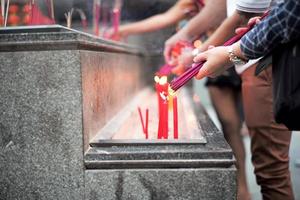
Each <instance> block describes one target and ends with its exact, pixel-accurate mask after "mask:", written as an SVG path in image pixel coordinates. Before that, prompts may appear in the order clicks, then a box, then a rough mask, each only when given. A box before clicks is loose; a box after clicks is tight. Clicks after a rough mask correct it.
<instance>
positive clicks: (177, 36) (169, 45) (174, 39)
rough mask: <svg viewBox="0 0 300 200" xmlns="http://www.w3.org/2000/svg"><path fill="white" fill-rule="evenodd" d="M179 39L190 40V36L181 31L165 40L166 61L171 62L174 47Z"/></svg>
mask: <svg viewBox="0 0 300 200" xmlns="http://www.w3.org/2000/svg"><path fill="white" fill-rule="evenodd" d="M179 41H188V37H187V36H186V35H185V34H184V33H182V32H181V31H179V32H177V33H176V34H175V35H173V36H172V37H170V38H169V39H168V40H167V41H166V42H165V49H164V57H165V61H166V63H168V64H170V62H171V60H172V56H171V54H172V49H173V48H174V47H175V46H176V44H177V43H178V42H179Z"/></svg>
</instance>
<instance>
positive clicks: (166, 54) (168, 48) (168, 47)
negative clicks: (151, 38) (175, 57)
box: [164, 45, 171, 63]
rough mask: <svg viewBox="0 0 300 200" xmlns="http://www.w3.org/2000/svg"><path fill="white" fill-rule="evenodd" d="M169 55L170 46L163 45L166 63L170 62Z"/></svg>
mask: <svg viewBox="0 0 300 200" xmlns="http://www.w3.org/2000/svg"><path fill="white" fill-rule="evenodd" d="M170 55H171V46H170V45H165V50H164V57H165V61H166V63H169V62H170V57H171V56H170Z"/></svg>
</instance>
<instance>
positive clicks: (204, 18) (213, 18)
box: [181, 0, 226, 40]
mask: <svg viewBox="0 0 300 200" xmlns="http://www.w3.org/2000/svg"><path fill="white" fill-rule="evenodd" d="M225 17H226V1H225V0H208V1H207V3H206V5H205V7H204V8H203V9H202V10H201V12H200V13H199V14H198V15H196V16H195V17H194V18H193V19H191V20H190V22H189V23H188V24H187V25H186V26H185V27H184V28H183V29H182V30H181V31H182V32H183V33H184V34H185V35H187V37H188V38H191V40H193V39H196V38H197V37H198V36H200V35H202V34H203V33H205V32H206V31H208V30H209V29H211V28H213V27H216V26H217V25H219V24H220V23H221V22H222V21H223V20H224V19H225Z"/></svg>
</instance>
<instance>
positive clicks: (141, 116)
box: [138, 107, 145, 133]
mask: <svg viewBox="0 0 300 200" xmlns="http://www.w3.org/2000/svg"><path fill="white" fill-rule="evenodd" d="M138 111H139V115H140V120H141V124H142V129H143V133H144V132H145V125H144V119H143V115H142V110H141V108H140V107H138Z"/></svg>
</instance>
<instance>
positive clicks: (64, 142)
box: [0, 51, 84, 200]
mask: <svg viewBox="0 0 300 200" xmlns="http://www.w3.org/2000/svg"><path fill="white" fill-rule="evenodd" d="M49 58H51V59H49ZM0 63H1V68H0V94H1V98H0V110H1V113H0V138H1V140H0V141H1V144H0V199H1V200H2V199H3V200H10V199H30V200H33V199H58V197H59V199H83V197H84V195H83V191H84V171H83V169H84V165H83V151H82V149H83V139H82V137H83V136H82V109H81V104H82V100H81V99H82V95H81V77H80V74H81V73H80V71H81V69H80V63H79V52H78V51H40V52H30V51H29V52H13V53H10V52H7V53H1V54H0Z"/></svg>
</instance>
